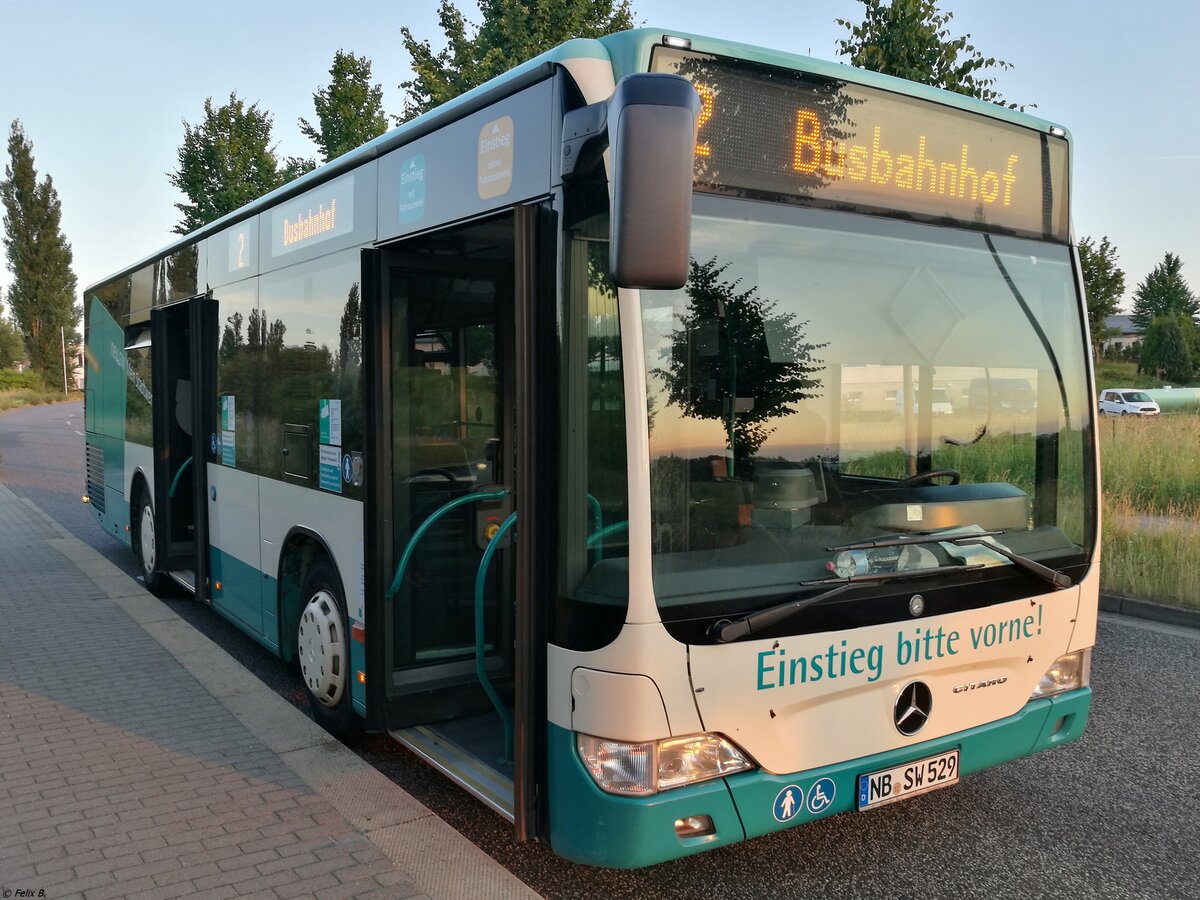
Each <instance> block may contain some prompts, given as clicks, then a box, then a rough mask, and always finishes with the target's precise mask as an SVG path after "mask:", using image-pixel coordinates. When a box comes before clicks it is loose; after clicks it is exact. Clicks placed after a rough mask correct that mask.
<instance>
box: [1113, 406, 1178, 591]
mask: <svg viewBox="0 0 1200 900" xmlns="http://www.w3.org/2000/svg"><path fill="white" fill-rule="evenodd" d="M1099 431H1100V483H1101V486H1102V487H1103V489H1104V497H1103V513H1104V520H1103V523H1102V524H1103V547H1102V550H1101V557H1100V586H1101V588H1102V589H1103V590H1105V591H1108V592H1110V593H1114V594H1121V595H1123V596H1127V597H1142V598H1145V599H1149V600H1156V601H1159V602H1162V603H1173V604H1175V605H1178V606H1187V607H1192V608H1196V609H1200V565H1198V564H1197V563H1198V561H1200V452H1198V450H1200V414H1196V413H1177V414H1175V415H1165V416H1162V417H1160V418H1157V419H1118V418H1111V419H1106V420H1101V422H1100V425H1099Z"/></svg>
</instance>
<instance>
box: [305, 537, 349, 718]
mask: <svg viewBox="0 0 1200 900" xmlns="http://www.w3.org/2000/svg"><path fill="white" fill-rule="evenodd" d="M300 596H301V603H302V605H301V607H300V616H299V622H298V623H297V626H296V657H297V659H298V660H299V663H300V680H301V682H303V684H304V691H305V693H306V694H307V695H308V704H309V708H310V709H311V710H312V716H313V719H314V720H316V722H317V724H318V725H320V726H321V727H322V728H324V729H325V730H326V731H328V732H329V733H330V734H332V735H333V736H334V737H336V738H339V739H341V740H346V739H348V738H352V737H356V736H357V735H358V734H359V733H360V732H361V730H362V719H361V718H359V716H358V715H357V714H356V713H355V712H354V709H353V707H352V706H351V703H350V690H351V685H352V683H353V678H352V673H351V671H350V629H349V625H348V621H349V619H348V617H347V615H346V600H345V597H344V596H343V594H342V586H341V582H340V580H339V579H338V577H337V572H335V571H334V569H333V566H332V565H330V563H329V562H328V561H327V560H324V559H322V560H318V561H317V562H315V563H314V564H313V565H312V566H311V567H310V568H309V570H308V573H307V574H306V575H305V578H304V587H303V589H302V591H301V595H300Z"/></svg>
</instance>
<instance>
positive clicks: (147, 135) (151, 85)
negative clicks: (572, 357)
mask: <svg viewBox="0 0 1200 900" xmlns="http://www.w3.org/2000/svg"><path fill="white" fill-rule="evenodd" d="M939 5H940V7H941V8H942V9H943V10H946V11H950V12H953V13H954V19H953V21H952V22H951V23H950V27H951V30H952V32H953V34H954V35H956V36H957V35H959V34H963V33H970V34H971V36H972V40H973V41H974V43H975V45H976V46H977V47H978V48H979V49H980V50H981V51H982V52H983V53H984V54H985V55H989V56H998V57H1000V58H1003V59H1006V60H1008V61H1009V62H1011V63H1013V64H1014V68H1013V69H1011V70H1009V71H1006V72H999V73H997V74H998V78H999V82H998V87H999V89H1000V91H1001V92H1002V93H1003V94H1004V96H1005V97H1006V98H1007V99H1009V100H1012V101H1015V102H1020V103H1035V104H1037V108H1036V109H1035V110H1032V111H1033V112H1034V113H1036V114H1037V115H1040V116H1042V117H1043V118H1046V119H1050V120H1052V121H1055V122H1059V123H1061V124H1063V125H1064V126H1066V127H1067V128H1068V129H1070V131H1071V132H1072V135H1073V137H1074V140H1075V169H1074V180H1073V184H1074V203H1073V217H1074V227H1075V234H1076V236H1077V237H1082V236H1087V235H1091V236H1094V237H1096V238H1097V239H1098V238H1099V237H1100V236H1101V235H1108V236H1109V238H1110V239H1111V240H1112V241H1113V243H1114V244H1115V245H1116V247H1117V250H1118V253H1119V264H1120V265H1121V267H1122V268H1123V269H1124V270H1125V273H1126V283H1127V293H1126V301H1127V303H1128V301H1129V300H1130V296H1131V294H1132V291H1133V289H1134V288H1135V287H1136V285H1137V283H1138V282H1139V281H1141V280H1142V279H1143V278H1144V277H1145V276H1146V274H1147V273H1148V272H1149V271H1150V270H1151V268H1153V267H1154V265H1156V264H1157V263H1158V262H1160V261H1161V260H1162V257H1163V254H1164V252H1166V251H1170V252H1172V253H1176V254H1178V255H1179V256H1180V257H1181V258H1182V259H1183V263H1184V270H1183V274H1184V277H1185V278H1187V279H1188V280H1189V283H1190V284H1191V286H1192V288H1193V290H1194V291H1197V292H1200V213H1198V210H1200V100H1198V99H1197V87H1196V82H1197V76H1196V65H1197V55H1198V53H1200V51H1198V50H1197V48H1196V46H1195V41H1196V38H1197V36H1198V35H1200V4H1197V3H1195V2H1193V0H1140V2H1137V3H1128V2H1117V0H1056V2H1051V0H1005V2H1004V3H980V2H967V0H942V2H941V3H940V4H939ZM459 7H460V8H461V9H463V10H464V11H465V12H466V13H467V17H468V19H472V20H474V21H478V18H479V17H478V13H477V9H476V8H475V7H474V5H473V3H472V2H471V0H460V2H459ZM436 10H437V2H436V0H402V2H395V0H391V2H388V0H358V2H355V3H352V4H334V3H329V2H314V0H287V2H277V0H257V2H246V0H239V2H229V0H201V2H198V3H189V4H183V3H174V2H163V0H106V2H96V0H43V2H41V3H31V2H29V0H0V29H2V30H0V34H3V37H4V39H3V41H2V42H0V130H2V134H3V138H4V139H5V140H6V139H7V135H8V126H9V123H10V122H11V121H12V120H13V119H18V118H19V119H20V120H21V121H22V123H23V124H24V127H25V131H26V133H27V135H28V136H29V138H30V139H31V140H32V142H33V149H34V155H35V162H36V165H37V168H38V172H39V174H40V175H45V174H50V175H51V176H52V177H53V178H54V183H55V186H56V188H57V190H58V194H59V198H60V199H61V200H62V205H63V231H64V232H65V233H66V236H67V239H68V240H69V241H70V242H71V245H72V248H73V250H74V254H75V274H76V275H77V276H78V279H79V285H80V289H81V290H82V288H83V287H85V286H87V285H89V284H92V283H94V282H96V281H98V280H100V279H101V278H104V277H105V276H107V275H109V274H111V273H112V272H114V271H116V270H117V269H119V268H122V267H124V266H126V265H128V264H130V263H132V262H136V261H137V260H139V259H141V258H143V257H145V256H148V255H150V254H151V253H153V252H154V251H156V250H158V249H159V248H160V247H162V246H163V245H165V244H166V243H168V242H169V241H170V240H172V238H173V235H172V233H171V228H172V226H173V225H174V224H175V222H176V221H178V218H179V216H178V212H177V211H176V210H175V208H174V206H173V204H174V203H176V202H179V201H180V200H181V199H182V197H181V195H179V193H178V192H177V191H175V189H174V188H172V187H171V185H170V184H169V183H168V181H167V173H169V172H170V171H172V170H173V169H174V168H175V167H176V165H177V159H176V153H177V150H178V148H179V145H180V143H181V142H182V140H183V121H184V120H187V121H188V122H191V123H195V122H197V121H198V120H199V119H200V118H201V115H202V110H203V104H204V100H205V98H207V97H213V98H214V102H215V103H218V104H219V103H221V102H224V100H225V99H226V98H228V96H229V93H230V91H237V93H238V95H239V96H240V97H242V98H244V99H246V100H247V101H249V102H253V101H258V102H259V104H260V106H261V108H263V109H266V110H268V111H270V112H271V113H272V114H273V115H274V119H275V129H274V134H275V139H276V141H277V142H278V146H277V152H279V153H280V154H281V155H304V156H315V155H316V148H315V147H314V146H313V145H312V144H311V143H310V142H309V141H308V140H307V139H305V138H304V137H302V136H301V134H300V131H299V128H298V126H297V123H296V120H297V119H298V118H299V117H301V116H303V117H305V118H308V119H315V114H314V112H313V107H312V94H313V92H314V91H315V90H317V88H319V87H321V86H322V85H324V84H325V83H327V82H328V79H329V72H328V70H329V66H330V63H331V62H332V60H333V54H334V52H335V51H336V50H338V49H339V48H343V49H346V50H352V51H354V52H355V53H357V54H359V55H366V56H368V57H369V58H370V59H371V60H372V63H373V71H374V75H375V78H376V80H377V81H378V82H379V83H380V84H382V86H383V88H384V107H385V109H386V110H388V111H391V112H398V111H399V110H400V108H401V105H402V94H401V91H400V89H399V87H398V85H399V83H400V82H401V81H403V80H405V79H406V78H407V77H408V76H409V70H408V68H407V55H406V54H405V52H404V48H403V45H402V44H401V37H400V28H401V27H402V26H408V27H409V28H411V29H412V30H413V32H414V33H415V34H416V35H417V36H418V37H421V38H427V39H429V40H431V41H432V42H433V43H434V46H435V47H437V46H439V39H440V37H441V32H440V30H439V29H438V27H437V17H436ZM861 10H862V7H861V5H860V4H859V3H857V2H855V0H788V2H781V0H762V2H734V3H730V2H728V0H725V2H716V0H688V2H684V0H634V12H635V14H636V16H637V19H638V21H639V23H640V24H646V25H652V26H654V27H660V26H661V27H663V28H664V30H668V31H669V30H672V29H674V30H679V31H690V32H693V33H697V34H711V35H718V36H721V37H727V38H731V39H734V40H740V41H744V42H746V43H752V44H760V45H763V46H768V47H772V48H776V49H781V50H787V51H791V52H796V53H803V54H811V55H813V56H817V57H822V58H825V59H836V58H837V57H836V41H837V39H838V38H839V37H842V36H844V34H845V30H844V29H842V28H840V27H839V26H837V25H836V24H835V22H834V20H835V19H837V18H845V19H850V20H854V21H857V20H860V19H861V18H862V15H861ZM0 154H3V156H4V159H5V161H7V154H6V153H3V150H2V147H0ZM10 280H11V275H10V273H8V272H7V271H5V270H3V269H0V285H7V283H8V282H9V281H10Z"/></svg>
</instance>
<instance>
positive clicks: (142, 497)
mask: <svg viewBox="0 0 1200 900" xmlns="http://www.w3.org/2000/svg"><path fill="white" fill-rule="evenodd" d="M131 512H132V513H133V515H132V516H130V519H131V520H132V523H133V527H132V529H131V530H132V532H133V533H132V534H131V535H130V537H131V538H132V542H133V553H134V555H135V556H136V557H137V561H138V567H139V568H140V569H141V570H142V580H143V581H144V582H145V583H146V590H148V591H149V592H150V593H152V594H154V595H156V596H157V595H158V594H160V593H161V592H162V589H163V585H164V583H165V580H166V578H165V576H164V575H163V572H162V570H161V569H160V568H159V566H158V533H157V532H156V531H155V529H154V506H153V505H152V504H151V502H150V495H149V493H147V491H146V489H145V487H141V488H138V492H137V502H136V503H135V504H134V505H133V509H132V510H131Z"/></svg>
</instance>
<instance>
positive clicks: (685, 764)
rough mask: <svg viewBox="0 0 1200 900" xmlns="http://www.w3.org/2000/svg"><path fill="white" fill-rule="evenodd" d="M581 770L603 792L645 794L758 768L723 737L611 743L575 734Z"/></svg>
mask: <svg viewBox="0 0 1200 900" xmlns="http://www.w3.org/2000/svg"><path fill="white" fill-rule="evenodd" d="M576 746H577V747H578V750H579V758H580V759H582V760H583V766H584V768H585V769H587V770H588V774H589V775H591V776H592V780H593V781H595V782H596V785H597V786H598V787H599V788H600V790H602V791H606V792H607V793H610V794H625V795H630V796H645V795H647V794H656V793H658V792H659V791H666V790H669V789H671V788H676V787H682V786H683V785H685V784H695V783H696V782H698V781H708V780H709V779H710V778H720V777H722V776H723V775H732V774H733V773H735V772H744V771H746V770H747V769H752V768H754V763H753V762H751V761H750V758H749V757H748V756H747V755H746V754H745V753H744V752H743V751H742V750H741V749H740V748H739V747H737V746H736V745H734V744H733V743H732V742H731V741H729V740H726V739H725V738H723V737H722V736H721V735H719V734H693V735H689V736H687V737H679V738H663V739H662V740H659V741H642V742H640V743H629V742H627V741H610V740H608V739H607V738H598V737H592V736H591V735H590V734H580V735H578V736H577V741H576Z"/></svg>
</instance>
